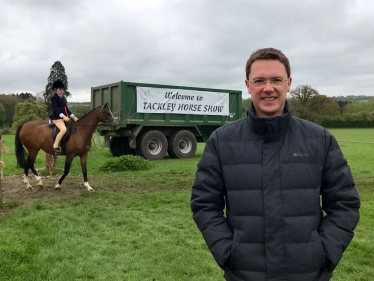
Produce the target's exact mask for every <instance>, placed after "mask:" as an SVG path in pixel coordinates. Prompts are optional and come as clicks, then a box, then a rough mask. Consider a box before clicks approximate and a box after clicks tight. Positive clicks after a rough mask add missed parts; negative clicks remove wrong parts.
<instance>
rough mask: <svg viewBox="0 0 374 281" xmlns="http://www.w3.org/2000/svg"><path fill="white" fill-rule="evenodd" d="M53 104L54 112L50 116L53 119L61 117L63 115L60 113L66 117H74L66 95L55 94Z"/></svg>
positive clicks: (52, 99)
mask: <svg viewBox="0 0 374 281" xmlns="http://www.w3.org/2000/svg"><path fill="white" fill-rule="evenodd" d="M51 104H52V114H51V116H50V118H51V120H56V119H61V118H62V117H61V116H60V114H63V115H65V116H66V117H72V113H71V112H70V110H69V108H68V107H67V105H66V104H67V102H66V98H65V97H64V96H61V97H60V96H59V95H58V94H56V93H55V94H54V95H53V96H52V98H51Z"/></svg>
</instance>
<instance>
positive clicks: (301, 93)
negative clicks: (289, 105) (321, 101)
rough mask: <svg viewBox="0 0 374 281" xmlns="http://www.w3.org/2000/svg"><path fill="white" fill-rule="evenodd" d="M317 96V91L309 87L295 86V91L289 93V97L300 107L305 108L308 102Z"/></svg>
mask: <svg viewBox="0 0 374 281" xmlns="http://www.w3.org/2000/svg"><path fill="white" fill-rule="evenodd" d="M318 95H319V93H318V91H317V90H315V89H313V88H312V87H311V86H309V85H300V86H297V87H296V89H294V90H291V92H290V96H291V97H292V98H295V99H296V100H298V102H299V103H300V105H302V106H306V105H307V103H308V101H309V100H310V99H311V98H313V97H315V96H318Z"/></svg>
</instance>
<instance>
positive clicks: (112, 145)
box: [109, 137, 121, 157]
mask: <svg viewBox="0 0 374 281" xmlns="http://www.w3.org/2000/svg"><path fill="white" fill-rule="evenodd" d="M119 141H120V139H119V138H118V137H111V138H110V142H109V150H110V152H111V153H112V155H113V156H116V157H118V156H121V154H120V150H119V149H118V143H119Z"/></svg>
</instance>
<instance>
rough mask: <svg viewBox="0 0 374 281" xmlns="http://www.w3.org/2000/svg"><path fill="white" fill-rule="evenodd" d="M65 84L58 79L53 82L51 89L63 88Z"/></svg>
mask: <svg viewBox="0 0 374 281" xmlns="http://www.w3.org/2000/svg"><path fill="white" fill-rule="evenodd" d="M64 88H65V85H64V82H62V81H61V80H60V79H58V80H56V81H55V82H53V85H52V89H64Z"/></svg>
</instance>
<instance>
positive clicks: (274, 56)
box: [245, 48, 291, 79]
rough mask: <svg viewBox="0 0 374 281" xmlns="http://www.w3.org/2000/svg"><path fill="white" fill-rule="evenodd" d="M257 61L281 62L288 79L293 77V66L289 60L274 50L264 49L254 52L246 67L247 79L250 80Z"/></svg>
mask: <svg viewBox="0 0 374 281" xmlns="http://www.w3.org/2000/svg"><path fill="white" fill-rule="evenodd" d="M256 60H279V61H280V62H281V63H283V65H284V66H285V67H286V72H287V78H289V77H290V76H291V66H290V62H289V61H288V58H287V57H286V56H285V55H284V54H283V53H282V52H281V51H280V50H277V49H274V48H263V49H258V50H257V51H255V52H253V53H252V55H251V56H250V57H249V59H248V60H247V64H246V65H245V75H246V76H245V79H248V76H249V73H250V72H251V67H252V64H253V63H254V62H255V61H256Z"/></svg>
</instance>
